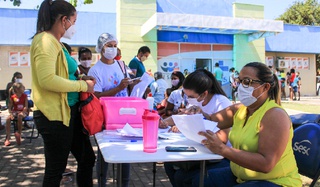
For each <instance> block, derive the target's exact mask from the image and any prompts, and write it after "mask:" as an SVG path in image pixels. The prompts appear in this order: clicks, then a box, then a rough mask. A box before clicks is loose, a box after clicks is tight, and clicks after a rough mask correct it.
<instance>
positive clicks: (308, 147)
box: [292, 123, 320, 187]
mask: <svg viewBox="0 0 320 187" xmlns="http://www.w3.org/2000/svg"><path fill="white" fill-rule="evenodd" d="M292 146H293V151H294V155H295V158H296V162H297V165H298V169H299V173H300V174H301V175H304V176H306V177H309V178H311V179H312V183H311V185H310V187H313V186H314V185H315V183H316V182H317V180H318V178H319V175H320V125H319V124H318V123H306V124H303V125H301V126H299V127H298V128H296V129H295V130H294V136H293V140H292Z"/></svg>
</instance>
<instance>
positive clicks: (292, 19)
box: [277, 0, 320, 25]
mask: <svg viewBox="0 0 320 187" xmlns="http://www.w3.org/2000/svg"><path fill="white" fill-rule="evenodd" d="M277 20H282V21H284V23H290V24H298V25H320V4H319V3H318V1H317V0H305V1H304V2H299V1H296V2H294V4H293V5H292V6H291V7H290V8H288V9H287V11H286V12H285V13H283V14H282V15H280V17H279V18H277Z"/></svg>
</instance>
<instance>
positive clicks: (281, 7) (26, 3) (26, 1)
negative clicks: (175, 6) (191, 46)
mask: <svg viewBox="0 0 320 187" xmlns="http://www.w3.org/2000/svg"><path fill="white" fill-rule="evenodd" d="M42 1H43V0H21V2H22V4H21V6H20V7H19V8H23V9H35V8H36V7H37V5H40V4H41V2H42ZM83 1H84V0H78V2H80V3H78V7H77V10H78V11H88V12H110V13H114V12H115V11H116V0H107V1H106V0H93V4H89V5H84V4H81V2H83ZM171 1H174V0H171ZM295 1H302V0H234V2H237V3H247V4H256V5H263V6H264V13H265V19H276V18H277V17H279V16H280V15H281V14H282V13H284V12H285V11H286V10H287V9H288V8H289V7H290V6H291V5H292V4H293V3H294V2H295ZM0 8H16V7H14V6H13V5H12V2H10V0H6V1H4V0H0Z"/></svg>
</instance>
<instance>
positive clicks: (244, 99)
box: [237, 84, 264, 106]
mask: <svg viewBox="0 0 320 187" xmlns="http://www.w3.org/2000/svg"><path fill="white" fill-rule="evenodd" d="M261 86H263V84H262V85H260V86H258V87H257V88H254V87H252V86H249V87H248V88H245V87H243V85H242V84H240V85H239V87H238V92H237V93H238V98H239V101H240V102H241V103H242V104H243V105H244V106H250V105H252V104H253V103H254V102H256V101H257V100H258V98H259V97H261V95H262V94H263V93H264V92H262V93H261V94H260V95H259V96H258V97H257V98H255V97H254V96H253V95H252V93H253V91H254V90H256V89H258V88H260V87H261Z"/></svg>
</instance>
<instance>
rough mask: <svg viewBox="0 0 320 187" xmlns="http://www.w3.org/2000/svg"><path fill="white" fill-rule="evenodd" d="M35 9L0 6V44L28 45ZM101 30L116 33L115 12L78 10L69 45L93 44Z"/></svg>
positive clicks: (33, 31) (33, 28) (35, 17)
mask: <svg viewBox="0 0 320 187" xmlns="http://www.w3.org/2000/svg"><path fill="white" fill-rule="evenodd" d="M37 14H38V11H37V10H26V9H6V8H0V25H1V27H2V28H1V29H0V36H1V37H0V45H30V44H31V39H30V38H31V37H32V36H33V35H34V34H35V32H36V24H37ZM103 32H109V33H112V34H116V14H115V13H96V12H78V17H77V22H76V34H75V35H74V37H73V38H72V40H67V39H62V40H61V41H64V42H66V43H68V44H70V45H79V46H81V45H85V46H95V45H96V43H97V39H98V37H99V35H100V34H101V33H103Z"/></svg>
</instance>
